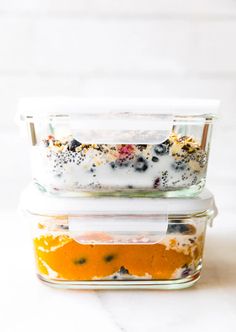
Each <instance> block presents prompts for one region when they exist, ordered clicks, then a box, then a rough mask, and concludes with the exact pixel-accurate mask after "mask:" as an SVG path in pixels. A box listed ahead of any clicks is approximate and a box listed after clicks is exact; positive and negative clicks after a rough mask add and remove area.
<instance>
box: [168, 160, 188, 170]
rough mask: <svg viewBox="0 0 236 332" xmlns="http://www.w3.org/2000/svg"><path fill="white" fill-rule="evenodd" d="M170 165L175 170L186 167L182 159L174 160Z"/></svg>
mask: <svg viewBox="0 0 236 332" xmlns="http://www.w3.org/2000/svg"><path fill="white" fill-rule="evenodd" d="M171 167H172V168H173V169H174V170H176V171H184V170H185V168H186V164H185V162H184V161H183V160H180V161H175V162H174V163H173V164H172V165H171Z"/></svg>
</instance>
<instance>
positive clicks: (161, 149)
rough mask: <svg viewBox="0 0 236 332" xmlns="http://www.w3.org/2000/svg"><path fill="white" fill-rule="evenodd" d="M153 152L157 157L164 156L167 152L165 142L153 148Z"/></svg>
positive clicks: (167, 146)
mask: <svg viewBox="0 0 236 332" xmlns="http://www.w3.org/2000/svg"><path fill="white" fill-rule="evenodd" d="M154 152H155V153H156V154H157V155H164V154H166V153H168V152H169V145H168V144H167V143H166V142H165V143H162V144H158V145H155V146H154Z"/></svg>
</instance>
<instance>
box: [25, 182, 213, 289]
mask: <svg viewBox="0 0 236 332" xmlns="http://www.w3.org/2000/svg"><path fill="white" fill-rule="evenodd" d="M21 206H22V207H21V208H22V210H23V211H24V215H25V218H27V219H28V220H29V222H30V224H31V225H32V228H33V243H34V252H35V259H36V266H37V274H38V277H39V278H40V279H41V280H42V281H43V282H45V283H47V284H49V285H51V286H56V287H60V288H75V289H106V288H107V289H109V288H114V289H124V288H128V289H132V288H157V289H179V288H185V287H189V286H191V285H193V284H194V283H195V282H196V281H197V280H198V279H199V276H200V272H201V268H202V258H203V248H204V241H205V232H206V226H207V224H208V223H211V222H212V220H213V218H214V216H215V214H216V208H215V205H214V199H213V196H212V195H211V193H210V192H208V191H207V190H205V189H204V191H203V192H202V193H201V195H200V196H199V197H196V198H186V199H181V198H166V199H160V198H156V199H154V198H116V197H111V198H106V197H105V198H101V197H95V198H90V197H89V198H87V197H82V198H62V197H58V198H55V197H52V196H48V195H46V194H44V193H41V192H38V191H36V190H35V188H34V189H32V188H31V189H27V190H26V191H25V192H24V194H23V196H22V202H21Z"/></svg>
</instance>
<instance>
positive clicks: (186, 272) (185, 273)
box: [181, 267, 192, 278]
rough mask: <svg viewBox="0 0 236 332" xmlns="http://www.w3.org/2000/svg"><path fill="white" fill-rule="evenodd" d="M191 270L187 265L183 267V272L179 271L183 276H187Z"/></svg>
mask: <svg viewBox="0 0 236 332" xmlns="http://www.w3.org/2000/svg"><path fill="white" fill-rule="evenodd" d="M191 272H192V270H191V269H190V268H189V267H185V269H184V270H183V272H182V273H181V276H182V277H183V278H185V277H188V276H189V275H190V274H191Z"/></svg>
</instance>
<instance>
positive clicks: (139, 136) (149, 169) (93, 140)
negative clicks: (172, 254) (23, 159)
mask: <svg viewBox="0 0 236 332" xmlns="http://www.w3.org/2000/svg"><path fill="white" fill-rule="evenodd" d="M218 106H219V102H218V101H215V100H191V99H190V100H189V99H183V100H173V99H172V100H158V99H122V100H121V99H118V100H116V99H93V100H88V99H73V98H72V99H71V98H69V99H68V98H46V99H37V98H31V99H24V100H21V102H20V105H19V112H18V119H19V120H21V121H20V122H21V123H22V122H23V123H26V125H27V128H28V131H29V133H30V141H31V145H32V149H31V152H32V153H31V157H32V158H31V160H32V171H33V179H34V182H35V183H36V184H37V185H38V186H39V187H40V188H41V190H43V191H47V192H48V193H54V194H57V195H63V196H73V195H86V194H88V195H91V194H92V195H119V196H130V195H131V196H151V197H157V196H168V197H171V196H174V197H177V196H193V195H197V194H199V193H200V192H201V190H202V189H203V187H204V185H205V179H206V171H207V163H208V156H209V147H210V140H211V132H212V123H213V119H214V117H215V114H216V111H217V109H218Z"/></svg>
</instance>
